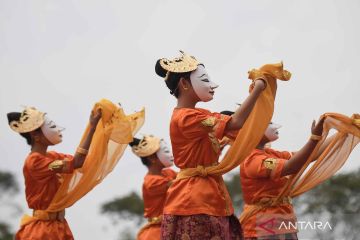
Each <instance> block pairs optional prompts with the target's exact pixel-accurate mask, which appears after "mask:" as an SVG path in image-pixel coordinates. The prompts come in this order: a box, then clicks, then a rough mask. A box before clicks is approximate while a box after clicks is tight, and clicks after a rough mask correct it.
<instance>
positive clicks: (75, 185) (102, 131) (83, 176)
mask: <svg viewBox="0 0 360 240" xmlns="http://www.w3.org/2000/svg"><path fill="white" fill-rule="evenodd" d="M97 109H101V110H102V118H101V120H100V121H99V123H98V126H97V128H96V131H95V133H94V136H93V139H92V142H91V146H90V149H89V153H88V155H87V157H86V160H85V163H84V165H83V167H82V168H81V169H79V170H75V171H74V173H73V174H71V175H69V174H63V183H62V184H61V186H60V188H59V190H58V191H57V193H56V195H55V197H54V199H53V200H52V202H51V204H50V206H49V207H48V209H47V211H50V212H56V211H60V210H62V209H65V208H68V207H70V206H71V205H73V204H74V203H75V202H76V201H78V200H79V199H80V198H82V197H83V196H84V195H85V194H86V193H88V192H89V191H90V190H91V189H92V188H93V187H95V186H96V185H97V184H99V183H100V182H101V181H102V180H103V179H104V178H105V177H106V176H107V175H108V174H109V173H110V172H111V171H112V170H113V168H114V167H115V165H116V164H117V163H118V161H119V160H120V158H121V156H122V155H123V153H124V151H125V148H126V147H127V144H128V143H129V142H131V141H132V140H133V136H134V135H135V134H136V132H137V131H138V130H139V129H140V127H141V126H142V125H143V123H144V119H145V111H144V109H142V110H141V111H140V112H136V113H134V114H131V115H125V113H124V111H123V110H122V108H120V107H118V106H117V105H115V104H113V103H112V102H110V101H109V100H106V99H102V100H101V101H100V102H98V103H96V104H95V106H94V108H93V111H96V110H97ZM89 129H90V126H89V125H88V126H87V128H86V130H85V133H84V134H83V137H82V140H81V142H82V141H84V138H85V136H86V135H87V133H88V131H89Z"/></svg>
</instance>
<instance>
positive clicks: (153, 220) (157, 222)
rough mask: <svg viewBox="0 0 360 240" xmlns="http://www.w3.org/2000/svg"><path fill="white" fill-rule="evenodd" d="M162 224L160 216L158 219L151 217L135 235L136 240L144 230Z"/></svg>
mask: <svg viewBox="0 0 360 240" xmlns="http://www.w3.org/2000/svg"><path fill="white" fill-rule="evenodd" d="M161 222H162V216H158V217H153V218H148V223H147V224H145V225H144V226H143V227H142V228H141V229H140V230H139V232H138V234H137V238H136V239H139V236H140V234H142V233H143V232H144V231H145V230H146V229H148V228H150V227H152V226H154V225H161Z"/></svg>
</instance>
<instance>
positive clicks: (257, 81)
mask: <svg viewBox="0 0 360 240" xmlns="http://www.w3.org/2000/svg"><path fill="white" fill-rule="evenodd" d="M254 84H255V87H257V88H260V90H265V88H266V86H267V83H266V80H265V79H263V78H257V79H255V80H254Z"/></svg>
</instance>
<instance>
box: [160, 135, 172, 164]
mask: <svg viewBox="0 0 360 240" xmlns="http://www.w3.org/2000/svg"><path fill="white" fill-rule="evenodd" d="M156 155H157V157H158V158H159V160H160V162H161V163H162V164H163V165H164V167H171V166H172V165H173V164H174V157H173V155H172V153H171V151H170V150H169V148H168V146H167V144H166V142H165V141H164V140H163V139H161V140H160V148H159V150H158V151H157V152H156Z"/></svg>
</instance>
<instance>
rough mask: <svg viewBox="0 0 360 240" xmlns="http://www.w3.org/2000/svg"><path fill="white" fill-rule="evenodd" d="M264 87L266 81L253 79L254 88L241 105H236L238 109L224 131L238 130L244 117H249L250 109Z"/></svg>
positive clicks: (244, 119)
mask: <svg viewBox="0 0 360 240" xmlns="http://www.w3.org/2000/svg"><path fill="white" fill-rule="evenodd" d="M265 87H266V83H265V81H264V80H262V79H257V80H255V83H254V88H253V90H252V91H251V93H250V95H249V96H248V97H247V98H246V99H245V101H244V102H243V103H242V104H241V106H240V107H238V109H237V110H236V111H235V113H234V114H233V115H232V118H231V120H230V121H229V122H228V123H227V124H226V131H232V130H239V129H240V128H242V126H243V125H244V123H245V121H246V119H247V118H248V117H249V115H250V113H251V111H252V109H253V108H254V106H255V103H256V100H257V99H258V97H259V96H260V94H261V92H262V91H263V90H264V89H265Z"/></svg>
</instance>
